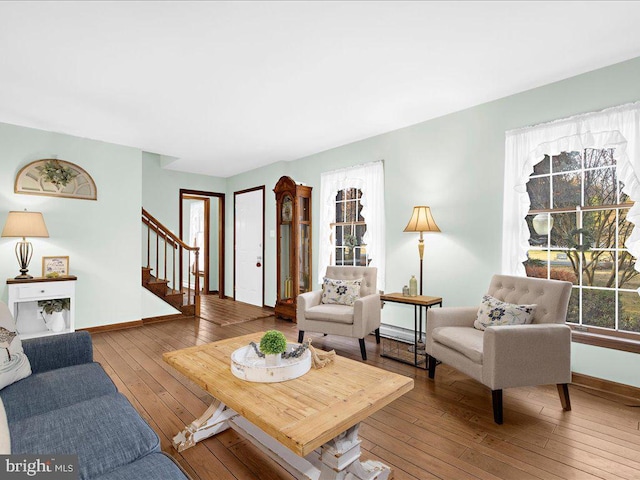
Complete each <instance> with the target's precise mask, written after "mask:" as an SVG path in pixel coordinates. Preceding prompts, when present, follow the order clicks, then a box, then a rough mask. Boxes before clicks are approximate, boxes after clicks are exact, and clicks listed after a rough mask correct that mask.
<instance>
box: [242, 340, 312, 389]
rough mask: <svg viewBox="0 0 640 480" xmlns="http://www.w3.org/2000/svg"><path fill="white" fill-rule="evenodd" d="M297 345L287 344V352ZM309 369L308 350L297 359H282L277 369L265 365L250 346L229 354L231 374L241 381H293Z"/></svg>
mask: <svg viewBox="0 0 640 480" xmlns="http://www.w3.org/2000/svg"><path fill="white" fill-rule="evenodd" d="M298 346H299V344H298V343H287V351H288V352H291V351H293V350H294V349H295V348H297V347H298ZM310 368H311V352H310V351H309V349H307V350H305V351H304V353H303V354H302V355H301V356H300V357H298V358H283V359H282V360H281V364H280V365H278V366H277V367H268V366H267V365H265V359H264V358H260V357H259V356H258V355H257V354H256V352H255V350H254V349H253V347H252V346H251V345H247V346H246V347H241V348H239V349H237V350H236V351H234V352H233V353H232V354H231V373H233V374H234V375H235V376H236V377H238V378H241V379H242V380H247V381H249V382H260V383H275V382H284V381H286V380H293V379H294V378H298V377H300V376H302V375H304V374H305V373H307V372H308V371H309V369H310Z"/></svg>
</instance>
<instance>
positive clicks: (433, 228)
mask: <svg viewBox="0 0 640 480" xmlns="http://www.w3.org/2000/svg"><path fill="white" fill-rule="evenodd" d="M404 231H405V232H420V239H419V240H418V253H419V254H420V295H422V264H423V259H424V238H423V237H422V234H423V232H439V231H440V228H439V227H438V225H436V222H435V220H434V219H433V216H432V215H431V209H430V208H429V207H425V206H418V207H413V213H412V214H411V219H410V220H409V223H407V226H406V227H405V229H404ZM420 314H421V315H422V311H420Z"/></svg>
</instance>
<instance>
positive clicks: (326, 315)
mask: <svg viewBox="0 0 640 480" xmlns="http://www.w3.org/2000/svg"><path fill="white" fill-rule="evenodd" d="M304 316H305V318H306V319H307V320H321V321H323V322H335V323H345V324H347V325H351V324H353V307H348V306H346V305H325V304H323V303H321V304H320V305H316V306H315V307H311V308H309V309H308V310H307V311H306V312H304Z"/></svg>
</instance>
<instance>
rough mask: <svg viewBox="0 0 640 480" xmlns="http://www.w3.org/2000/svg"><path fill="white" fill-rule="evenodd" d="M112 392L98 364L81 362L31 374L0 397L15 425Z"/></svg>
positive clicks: (8, 416)
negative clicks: (29, 418)
mask: <svg viewBox="0 0 640 480" xmlns="http://www.w3.org/2000/svg"><path fill="white" fill-rule="evenodd" d="M115 392H116V387H115V385H114V384H113V382H112V381H111V379H110V378H109V376H108V375H107V374H106V373H105V371H104V370H103V369H102V367H101V366H100V364H98V363H84V364H82V365H75V366H72V367H66V368H58V369H57V370H49V371H48V372H44V373H37V374H35V375H31V376H30V377H27V378H25V379H24V380H20V381H19V382H16V383H14V384H13V385H9V386H8V387H6V388H5V389H3V390H2V391H0V398H2V401H3V402H4V405H5V409H6V412H7V418H8V420H9V422H15V421H18V420H22V419H23V418H27V417H31V416H33V415H39V414H41V413H46V412H48V411H51V410H56V409H58V408H62V407H66V406H69V405H73V404H75V403H79V402H84V401H85V400H89V399H91V398H95V397H100V396H102V395H106V394H110V393H115ZM26 398H28V399H29V401H25V399H26Z"/></svg>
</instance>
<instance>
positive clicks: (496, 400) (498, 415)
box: [491, 390, 502, 425]
mask: <svg viewBox="0 0 640 480" xmlns="http://www.w3.org/2000/svg"><path fill="white" fill-rule="evenodd" d="M491 397H492V399H493V421H494V422H496V423H497V424H498V425H502V390H491Z"/></svg>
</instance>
